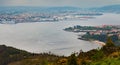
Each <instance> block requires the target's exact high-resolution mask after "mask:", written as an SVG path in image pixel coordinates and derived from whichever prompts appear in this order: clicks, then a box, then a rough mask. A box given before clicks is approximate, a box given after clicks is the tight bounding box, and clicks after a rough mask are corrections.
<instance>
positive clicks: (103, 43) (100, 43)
mask: <svg viewBox="0 0 120 65" xmlns="http://www.w3.org/2000/svg"><path fill="white" fill-rule="evenodd" d="M90 42H92V43H96V44H99V45H101V46H105V45H106V44H105V42H101V41H98V40H90Z"/></svg>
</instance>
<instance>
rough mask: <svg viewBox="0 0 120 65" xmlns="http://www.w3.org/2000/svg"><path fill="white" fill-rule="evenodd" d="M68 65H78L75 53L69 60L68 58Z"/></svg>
mask: <svg viewBox="0 0 120 65" xmlns="http://www.w3.org/2000/svg"><path fill="white" fill-rule="evenodd" d="M67 65H78V64H77V57H76V56H75V53H73V54H72V55H71V56H70V57H69V58H68V63H67Z"/></svg>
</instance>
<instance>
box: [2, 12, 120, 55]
mask: <svg viewBox="0 0 120 65" xmlns="http://www.w3.org/2000/svg"><path fill="white" fill-rule="evenodd" d="M119 24H120V14H104V15H102V16H97V17H96V18H95V19H89V20H77V21H75V20H74V21H60V22H37V23H19V24H0V44H5V45H8V46H13V47H16V48H19V49H23V50H27V51H29V52H35V53H40V52H49V51H51V52H52V53H55V54H59V55H70V54H71V53H72V52H74V51H77V52H79V50H81V49H82V50H83V51H88V50H90V49H93V48H98V47H100V45H98V44H95V43H91V42H88V41H83V40H79V39H77V38H78V36H77V35H78V34H79V33H72V32H66V31H64V30H63V29H64V28H66V27H69V26H74V25H94V26H96V25H119Z"/></svg>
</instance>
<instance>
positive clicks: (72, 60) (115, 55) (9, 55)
mask: <svg viewBox="0 0 120 65" xmlns="http://www.w3.org/2000/svg"><path fill="white" fill-rule="evenodd" d="M119 64H120V47H117V46H115V45H114V43H113V42H112V40H111V38H108V39H107V42H106V46H103V47H102V48H98V49H93V50H90V51H88V52H83V51H82V50H81V51H80V52H79V53H72V54H71V56H68V57H64V56H57V55H54V54H51V53H41V54H35V53H29V52H26V51H23V50H18V49H15V48H12V47H7V46H5V45H1V46H0V65H119Z"/></svg>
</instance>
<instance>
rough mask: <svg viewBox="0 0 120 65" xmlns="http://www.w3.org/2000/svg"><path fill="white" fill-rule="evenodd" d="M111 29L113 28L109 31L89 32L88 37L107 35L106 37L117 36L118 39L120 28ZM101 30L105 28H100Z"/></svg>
mask: <svg viewBox="0 0 120 65" xmlns="http://www.w3.org/2000/svg"><path fill="white" fill-rule="evenodd" d="M107 26H108V25H107ZM109 26H110V25H109ZM112 27H113V28H112V29H111V30H94V31H89V34H90V35H108V36H113V35H117V36H118V37H119V38H120V28H119V26H112ZM101 28H105V26H101Z"/></svg>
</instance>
